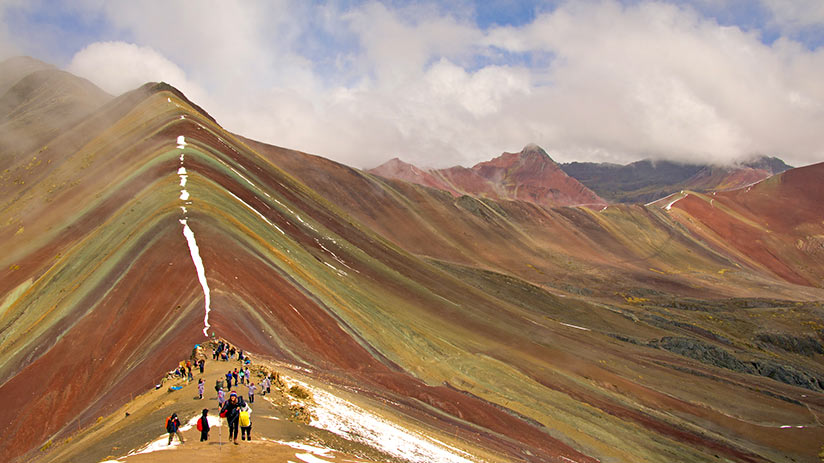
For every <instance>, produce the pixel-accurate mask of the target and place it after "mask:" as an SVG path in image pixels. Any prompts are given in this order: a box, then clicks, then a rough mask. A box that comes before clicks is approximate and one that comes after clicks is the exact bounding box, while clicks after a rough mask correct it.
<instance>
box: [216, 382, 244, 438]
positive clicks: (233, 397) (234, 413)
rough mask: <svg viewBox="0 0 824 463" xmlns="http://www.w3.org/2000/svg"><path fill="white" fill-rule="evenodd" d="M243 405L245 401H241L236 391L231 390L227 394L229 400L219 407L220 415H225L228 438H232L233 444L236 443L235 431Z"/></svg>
mask: <svg viewBox="0 0 824 463" xmlns="http://www.w3.org/2000/svg"><path fill="white" fill-rule="evenodd" d="M245 405H246V403H245V402H243V399H242V398H240V397H238V395H237V393H236V392H234V391H232V393H231V394H229V400H227V401H226V402H225V403H224V404H223V407H221V408H220V416H221V417H225V418H226V421H227V422H228V424H229V439H232V440H233V441H234V444H235V445H238V443H237V433H238V420H239V419H240V410H241V408H243V407H244V406H245Z"/></svg>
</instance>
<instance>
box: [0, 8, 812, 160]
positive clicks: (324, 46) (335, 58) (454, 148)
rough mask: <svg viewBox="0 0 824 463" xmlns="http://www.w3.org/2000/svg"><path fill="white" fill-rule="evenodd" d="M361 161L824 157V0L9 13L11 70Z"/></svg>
mask: <svg viewBox="0 0 824 463" xmlns="http://www.w3.org/2000/svg"><path fill="white" fill-rule="evenodd" d="M18 54H25V55H30V56H34V57H36V58H39V59H42V60H44V61H47V62H50V63H52V64H55V65H57V66H58V67H61V68H63V69H66V70H68V71H70V72H72V73H75V74H77V75H80V76H83V77H86V78H88V79H89V80H91V81H93V82H95V83H96V84H97V85H99V86H100V87H102V88H103V89H104V90H106V91H108V92H110V93H113V94H120V93H122V92H124V91H127V90H130V89H132V88H135V87H137V86H139V85H141V84H142V83H144V82H146V81H159V80H164V81H166V82H169V83H171V84H172V85H174V86H176V87H178V88H179V89H181V90H182V91H183V92H184V93H186V95H187V96H189V97H190V98H191V99H193V100H194V101H195V102H197V103H198V104H200V105H201V106H203V107H204V108H205V109H206V110H207V111H209V112H210V113H211V114H212V115H213V116H214V117H215V118H216V119H217V120H218V121H219V122H220V123H221V124H222V125H223V126H224V127H226V128H227V129H229V130H232V131H235V132H238V133H240V134H243V135H245V136H249V137H252V138H256V139H259V140H262V141H266V142H269V143H273V144H276V145H280V146H285V147H289V148H295V149H299V150H302V151H307V152H310V153H315V154H319V155H322V156H325V157H328V158H330V159H334V160H337V161H340V162H343V163H345V164H348V165H351V166H354V167H365V168H369V167H374V166H376V165H378V164H381V163H383V162H385V161H387V160H388V159H390V158H393V157H400V158H401V159H403V160H406V161H409V162H413V163H415V164H418V165H420V166H427V167H446V166H452V165H458V164H460V165H465V166H470V165H473V164H475V163H477V162H479V161H483V160H487V159H490V158H492V157H494V156H497V155H499V154H500V153H501V152H503V151H519V150H520V149H521V148H522V147H523V146H524V145H526V144H527V143H531V142H534V143H537V144H539V145H541V146H542V147H544V148H545V149H546V150H547V151H548V152H549V153H550V155H551V156H552V157H553V158H554V159H556V160H557V161H562V162H568V161H573V160H586V161H610V162H619V163H626V162H631V161H635V160H638V159H642V158H656V159H671V160H682V161H698V162H706V161H711V162H716V163H723V162H734V161H736V160H741V159H745V158H747V157H749V156H752V155H754V154H768V155H775V156H779V157H782V158H783V159H785V160H786V161H788V162H790V163H792V164H794V165H804V164H809V163H813V162H819V161H824V1H822V0H760V2H759V0H695V1H692V2H690V1H669V2H653V1H613V0H605V1H569V2H567V1H549V2H537V1H525V2H517V1H507V0H490V1H477V2H473V1H447V2H402V1H389V2H369V1H367V2H360V1H344V0H342V1H337V2H310V1H305V0H296V1H269V0H267V1H259V2H257V1H237V2H235V1H219V0H214V1H209V0H197V1H195V0H191V1H175V0H158V1H144V0H141V1H104V0H75V1H66V2H58V1H40V0H0V57H1V58H6V57H9V56H13V55H18Z"/></svg>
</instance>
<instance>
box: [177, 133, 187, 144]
mask: <svg viewBox="0 0 824 463" xmlns="http://www.w3.org/2000/svg"><path fill="white" fill-rule="evenodd" d="M177 144H178V145H183V146H186V137H184V136H183V135H178V136H177Z"/></svg>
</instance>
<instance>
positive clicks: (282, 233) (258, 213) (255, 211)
mask: <svg viewBox="0 0 824 463" xmlns="http://www.w3.org/2000/svg"><path fill="white" fill-rule="evenodd" d="M228 193H229V194H230V195H232V197H233V198H235V199H236V200H238V201H239V202H240V203H241V204H243V205H244V206H246V207H247V208H248V209H249V210H250V211H252V212H254V213H255V214H257V216H258V217H260V218H261V219H263V221H264V222H266V223H268V224H269V226H270V227H274V228H275V229H276V230H277V231H279V232H280V234H281V235H283V236H286V232H285V231H283V230H281V229H280V227H278V226H277V225H275V224H274V223H272V221H271V220H269V219H268V218H266V216H265V215H263V214H261V213H260V212H259V211H258V210H257V209H255V208H254V207H252V206H250V205H249V204H247V203H246V201H244V200H242V199H240V198H239V197H238V196H237V195H235V194H234V193H232V192H231V191H229V192H228Z"/></svg>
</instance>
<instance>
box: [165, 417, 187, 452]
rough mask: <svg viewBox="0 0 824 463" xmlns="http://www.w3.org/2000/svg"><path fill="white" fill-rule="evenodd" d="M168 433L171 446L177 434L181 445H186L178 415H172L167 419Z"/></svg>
mask: <svg viewBox="0 0 824 463" xmlns="http://www.w3.org/2000/svg"><path fill="white" fill-rule="evenodd" d="M166 432H168V433H169V445H172V439H174V437H175V434H177V439H178V440H179V441H180V443H181V444H185V443H186V441H185V440H183V435H182V434H180V420H179V419H178V418H177V413H172V416H170V417H168V418H166Z"/></svg>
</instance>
